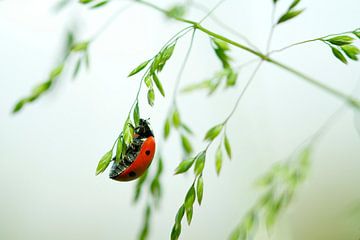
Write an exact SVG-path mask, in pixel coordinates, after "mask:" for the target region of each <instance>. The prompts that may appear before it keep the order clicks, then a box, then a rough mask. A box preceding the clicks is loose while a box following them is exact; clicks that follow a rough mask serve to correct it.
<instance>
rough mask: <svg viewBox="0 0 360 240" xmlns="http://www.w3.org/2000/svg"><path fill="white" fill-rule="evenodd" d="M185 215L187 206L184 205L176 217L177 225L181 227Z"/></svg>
mask: <svg viewBox="0 0 360 240" xmlns="http://www.w3.org/2000/svg"><path fill="white" fill-rule="evenodd" d="M184 213H185V206H184V204H183V205H181V207H180V208H179V210H178V211H177V213H176V217H175V223H176V224H180V225H181V221H182V219H183V217H184Z"/></svg>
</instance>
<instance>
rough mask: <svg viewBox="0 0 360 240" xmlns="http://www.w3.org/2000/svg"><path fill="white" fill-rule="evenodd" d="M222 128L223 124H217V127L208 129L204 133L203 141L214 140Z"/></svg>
mask: <svg viewBox="0 0 360 240" xmlns="http://www.w3.org/2000/svg"><path fill="white" fill-rule="evenodd" d="M223 127H224V125H223V124H218V125H215V126H214V127H212V128H210V129H209V130H208V131H207V132H206V134H205V138H204V140H208V141H212V140H214V139H215V138H216V137H217V136H218V135H219V134H220V132H221V131H222V129H223Z"/></svg>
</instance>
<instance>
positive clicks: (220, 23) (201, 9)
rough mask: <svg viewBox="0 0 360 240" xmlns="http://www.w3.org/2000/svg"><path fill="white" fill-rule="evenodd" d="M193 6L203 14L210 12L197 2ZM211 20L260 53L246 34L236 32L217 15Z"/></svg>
mask: <svg viewBox="0 0 360 240" xmlns="http://www.w3.org/2000/svg"><path fill="white" fill-rule="evenodd" d="M191 5H192V6H193V7H194V8H196V9H198V10H200V11H203V12H208V11H209V9H208V8H207V7H206V6H205V5H203V4H201V3H197V2H192V3H191ZM209 18H210V19H211V20H212V21H213V22H214V23H216V24H217V25H219V26H220V27H221V28H223V29H225V30H226V31H228V32H229V33H231V34H233V35H235V36H237V37H238V38H240V39H241V40H243V41H244V42H245V43H246V44H247V45H249V46H250V47H252V48H253V49H256V50H258V51H259V48H258V47H257V46H255V45H254V44H253V43H252V42H251V41H250V40H249V39H248V38H247V37H246V36H245V35H244V34H242V33H239V32H238V31H237V30H235V29H234V28H232V27H230V26H229V25H227V24H226V23H224V22H223V21H221V20H220V19H219V18H218V17H217V16H216V15H215V14H212V15H210V16H209Z"/></svg>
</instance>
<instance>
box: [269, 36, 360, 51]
mask: <svg viewBox="0 0 360 240" xmlns="http://www.w3.org/2000/svg"><path fill="white" fill-rule="evenodd" d="M352 32H353V31H346V32H342V33H334V34H329V35H326V36H323V37H318V38H313V39H309V40H305V41H301V42H297V43H293V44H290V45H288V46H286V47H283V48H280V49H276V50H273V51H271V52H270V54H273V53H278V52H282V51H284V50H287V49H289V48H292V47H295V46H298V45H302V44H305V43H310V42H315V41H321V40H322V39H324V38H328V37H332V36H336V35H342V34H349V33H352Z"/></svg>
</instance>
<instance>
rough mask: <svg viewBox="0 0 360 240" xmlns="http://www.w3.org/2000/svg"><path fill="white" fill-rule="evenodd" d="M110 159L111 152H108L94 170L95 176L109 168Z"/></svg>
mask: <svg viewBox="0 0 360 240" xmlns="http://www.w3.org/2000/svg"><path fill="white" fill-rule="evenodd" d="M111 157H112V150H110V151H108V152H107V153H105V154H104V156H103V157H102V158H101V159H100V161H99V163H98V166H97V168H96V175H99V174H100V173H102V172H104V171H105V169H106V168H107V167H108V166H109V164H110V162H111Z"/></svg>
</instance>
